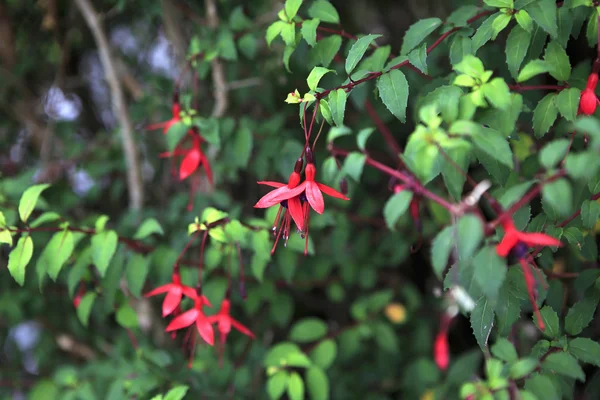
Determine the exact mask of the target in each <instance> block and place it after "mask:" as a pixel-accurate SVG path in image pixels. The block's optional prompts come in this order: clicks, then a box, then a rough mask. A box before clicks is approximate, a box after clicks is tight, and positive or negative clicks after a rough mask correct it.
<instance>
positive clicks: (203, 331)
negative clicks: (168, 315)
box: [165, 293, 215, 346]
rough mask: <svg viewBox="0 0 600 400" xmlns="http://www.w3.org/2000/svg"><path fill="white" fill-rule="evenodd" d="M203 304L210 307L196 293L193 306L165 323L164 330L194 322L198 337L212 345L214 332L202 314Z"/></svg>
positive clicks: (168, 330)
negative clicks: (167, 323)
mask: <svg viewBox="0 0 600 400" xmlns="http://www.w3.org/2000/svg"><path fill="white" fill-rule="evenodd" d="M205 305H206V306H209V307H211V305H210V303H209V302H208V299H207V298H206V297H204V296H202V295H200V294H197V293H196V297H194V308H192V309H191V310H188V311H186V312H184V313H183V314H181V315H179V316H178V317H176V318H174V319H173V321H171V323H170V324H169V325H167V328H166V329H165V332H172V331H176V330H179V329H183V328H187V327H188V326H190V325H192V324H193V323H195V324H196V329H198V333H199V334H200V337H201V338H202V339H203V340H204V341H205V342H206V343H208V344H209V345H211V346H212V345H214V344H215V333H214V331H213V327H212V325H211V323H210V321H209V319H208V317H207V316H206V315H205V314H204V311H203V308H204V306H205Z"/></svg>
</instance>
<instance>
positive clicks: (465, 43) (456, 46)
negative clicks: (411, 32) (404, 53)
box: [409, 35, 473, 65]
mask: <svg viewBox="0 0 600 400" xmlns="http://www.w3.org/2000/svg"><path fill="white" fill-rule="evenodd" d="M472 54H473V45H472V43H471V39H470V38H469V37H467V36H464V35H456V36H455V37H454V39H453V40H452V44H451V45H450V64H452V65H456V64H458V63H460V62H461V61H462V59H463V58H464V57H465V56H466V55H472ZM409 56H410V54H409ZM425 56H427V52H426V53H425ZM411 63H412V62H411Z"/></svg>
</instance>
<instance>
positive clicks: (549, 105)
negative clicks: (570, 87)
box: [533, 93, 558, 138]
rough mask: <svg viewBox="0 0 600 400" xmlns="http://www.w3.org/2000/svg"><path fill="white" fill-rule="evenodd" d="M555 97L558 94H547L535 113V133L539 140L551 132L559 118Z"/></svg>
mask: <svg viewBox="0 0 600 400" xmlns="http://www.w3.org/2000/svg"><path fill="white" fill-rule="evenodd" d="M555 97H556V94H554V93H549V94H547V95H546V96H545V97H544V98H543V99H542V100H540V102H539V103H538V105H537V106H536V107H535V110H534V111H533V132H534V133H535V136H536V137H538V138H540V137H543V136H544V135H545V134H546V133H547V132H548V131H549V130H550V127H551V126H552V125H553V124H554V121H556V118H557V117H558V108H556V104H555V101H554V100H555Z"/></svg>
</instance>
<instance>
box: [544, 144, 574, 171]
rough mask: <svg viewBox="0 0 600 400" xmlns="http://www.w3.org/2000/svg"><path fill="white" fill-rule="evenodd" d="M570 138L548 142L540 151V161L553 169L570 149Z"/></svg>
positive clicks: (547, 167)
mask: <svg viewBox="0 0 600 400" xmlns="http://www.w3.org/2000/svg"><path fill="white" fill-rule="evenodd" d="M569 147H570V145H569V140H568V139H558V140H554V141H552V142H550V143H548V144H547V145H546V146H544V148H543V149H542V151H541V152H540V162H541V163H542V165H543V166H544V167H545V168H546V169H551V168H553V167H554V166H556V165H557V164H558V163H559V162H560V161H562V160H563V159H564V158H565V156H566V155H567V151H568V150H569Z"/></svg>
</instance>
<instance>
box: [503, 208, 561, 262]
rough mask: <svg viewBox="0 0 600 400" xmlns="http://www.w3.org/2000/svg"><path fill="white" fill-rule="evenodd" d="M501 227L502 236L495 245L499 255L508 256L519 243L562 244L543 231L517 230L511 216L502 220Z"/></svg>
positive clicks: (535, 244)
mask: <svg viewBox="0 0 600 400" xmlns="http://www.w3.org/2000/svg"><path fill="white" fill-rule="evenodd" d="M502 228H504V237H503V238H502V241H501V242H500V243H498V245H497V246H496V252H497V253H498V255H499V256H500V257H506V256H508V254H509V253H510V252H511V250H513V249H515V248H516V247H517V245H518V244H519V243H522V244H524V245H527V246H529V247H532V246H561V245H562V243H561V242H560V240H558V239H556V238H553V237H552V236H549V235H546V234H545V233H526V232H521V231H519V230H517V228H516V227H515V223H514V221H513V219H512V218H506V219H505V220H504V221H502ZM523 255H524V254H520V255H519V256H523ZM519 258H520V257H519Z"/></svg>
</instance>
